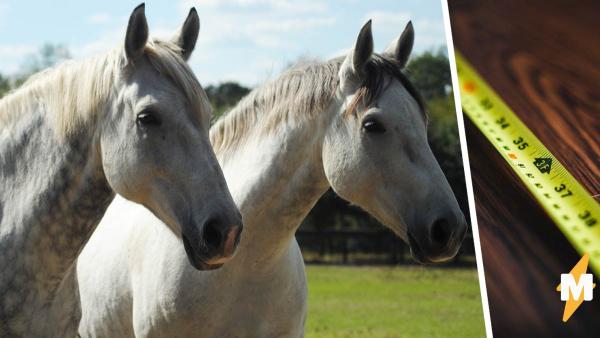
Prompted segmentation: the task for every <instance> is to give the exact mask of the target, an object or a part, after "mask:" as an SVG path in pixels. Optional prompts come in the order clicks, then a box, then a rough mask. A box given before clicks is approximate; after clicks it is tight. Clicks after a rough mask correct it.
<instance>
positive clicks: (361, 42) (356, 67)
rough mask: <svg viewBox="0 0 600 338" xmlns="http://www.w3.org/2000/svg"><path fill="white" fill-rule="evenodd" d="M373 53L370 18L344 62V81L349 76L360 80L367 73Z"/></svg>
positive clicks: (342, 70)
mask: <svg viewBox="0 0 600 338" xmlns="http://www.w3.org/2000/svg"><path fill="white" fill-rule="evenodd" d="M371 55H373V33H372V32H371V20H369V21H367V23H366V24H365V25H364V26H363V27H362V29H361V30H360V33H358V38H357V39H356V44H355V45H354V48H353V49H352V50H351V51H350V53H348V55H347V56H346V59H345V60H344V63H342V67H341V68H340V77H341V79H342V80H343V81H344V80H347V79H349V78H352V79H355V80H360V79H361V78H362V77H363V76H364V75H365V67H366V65H367V62H368V61H369V59H370V58H371ZM344 82H345V81H344Z"/></svg>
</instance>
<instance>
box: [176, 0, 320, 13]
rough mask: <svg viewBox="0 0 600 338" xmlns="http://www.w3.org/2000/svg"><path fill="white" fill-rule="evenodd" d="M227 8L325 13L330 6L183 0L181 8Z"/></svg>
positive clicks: (274, 0) (278, 0)
mask: <svg viewBox="0 0 600 338" xmlns="http://www.w3.org/2000/svg"><path fill="white" fill-rule="evenodd" d="M225 6H234V7H238V8H249V7H256V6H265V7H268V8H270V9H271V10H277V11H280V12H287V13H295V14H299V13H309V12H310V13H323V12H325V11H327V9H328V6H327V3H326V2H324V1H316V0H312V1H306V0H305V1H300V0H202V1H199V0H183V1H181V2H180V4H179V8H180V10H181V11H182V12H183V13H187V11H189V9H190V8H191V7H196V8H197V9H198V8H218V7H225Z"/></svg>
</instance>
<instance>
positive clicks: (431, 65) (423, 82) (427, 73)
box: [406, 49, 452, 100]
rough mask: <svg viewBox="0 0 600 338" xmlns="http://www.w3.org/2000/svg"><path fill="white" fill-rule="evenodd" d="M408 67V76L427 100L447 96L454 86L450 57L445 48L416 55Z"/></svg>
mask: <svg viewBox="0 0 600 338" xmlns="http://www.w3.org/2000/svg"><path fill="white" fill-rule="evenodd" d="M406 68H407V74H408V77H409V78H410V79H411V81H412V82H413V83H414V84H415V86H416V87H417V88H418V89H419V91H420V92H421V94H422V95H423V97H424V98H425V100H431V99H433V98H434V97H443V96H446V95H448V93H449V91H450V88H452V80H451V77H450V67H449V63H448V57H447V56H446V54H445V53H444V50H443V49H440V50H438V51H437V52H435V53H433V52H431V51H428V52H424V53H423V54H421V55H418V56H416V57H414V58H413V59H412V60H411V61H410V62H409V63H408V65H407V67H406Z"/></svg>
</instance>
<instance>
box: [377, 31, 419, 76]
mask: <svg viewBox="0 0 600 338" xmlns="http://www.w3.org/2000/svg"><path fill="white" fill-rule="evenodd" d="M414 42H415V31H414V29H413V25H412V22H411V21H409V22H408V24H406V27H405V28H404V31H403V32H402V34H400V36H399V37H398V38H396V39H394V41H392V42H391V43H390V45H389V46H388V47H387V48H386V49H385V51H384V52H383V54H384V55H387V56H389V57H392V58H394V59H395V60H396V61H398V63H399V64H400V66H401V68H404V66H406V63H407V61H408V58H409V57H410V52H411V51H412V48H413V44H414Z"/></svg>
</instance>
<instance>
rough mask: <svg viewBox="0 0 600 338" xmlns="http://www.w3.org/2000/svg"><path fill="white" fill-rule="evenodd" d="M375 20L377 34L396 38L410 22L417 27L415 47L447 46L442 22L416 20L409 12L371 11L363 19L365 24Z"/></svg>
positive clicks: (374, 28) (374, 26)
mask: <svg viewBox="0 0 600 338" xmlns="http://www.w3.org/2000/svg"><path fill="white" fill-rule="evenodd" d="M368 19H373V30H374V31H375V32H378V31H380V32H387V33H393V34H394V35H395V36H397V35H399V34H400V33H402V30H403V29H404V27H405V26H406V24H407V23H408V22H409V21H412V23H413V26H414V27H415V47H421V48H431V47H437V46H440V45H444V44H446V35H445V33H444V22H443V21H442V20H439V21H438V20H430V19H422V18H418V17H417V18H415V17H413V16H412V15H411V13H409V12H384V11H371V12H368V13H367V14H366V15H365V16H364V17H363V20H364V21H363V22H365V21H367V20H368Z"/></svg>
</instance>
